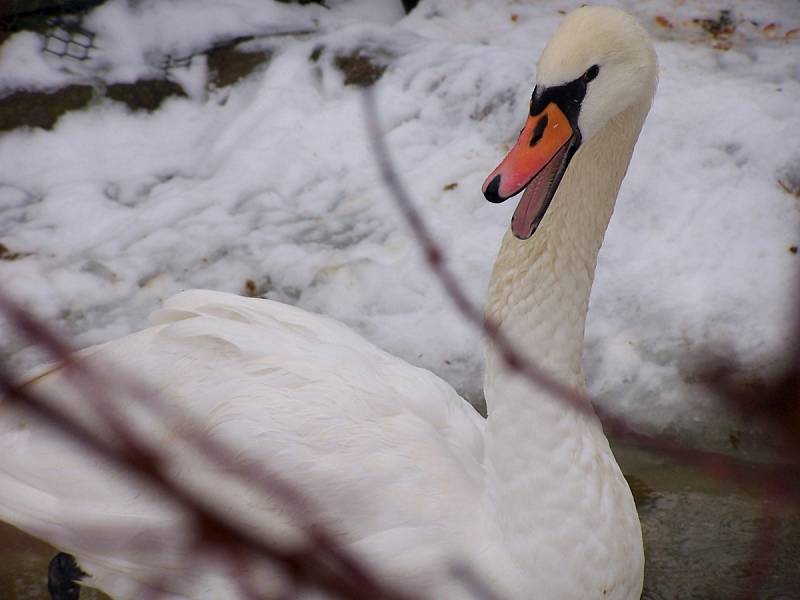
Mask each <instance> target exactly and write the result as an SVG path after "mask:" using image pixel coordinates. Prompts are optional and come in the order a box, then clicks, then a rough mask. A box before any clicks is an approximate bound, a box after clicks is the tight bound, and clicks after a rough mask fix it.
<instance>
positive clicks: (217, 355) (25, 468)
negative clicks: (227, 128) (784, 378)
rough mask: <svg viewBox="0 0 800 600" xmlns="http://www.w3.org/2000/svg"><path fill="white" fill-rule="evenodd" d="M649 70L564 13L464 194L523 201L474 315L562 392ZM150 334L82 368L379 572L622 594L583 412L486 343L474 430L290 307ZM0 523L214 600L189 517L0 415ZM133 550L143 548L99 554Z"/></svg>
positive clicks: (156, 433) (610, 475)
mask: <svg viewBox="0 0 800 600" xmlns="http://www.w3.org/2000/svg"><path fill="white" fill-rule="evenodd" d="M656 79H657V63H656V57H655V52H654V50H653V46H652V43H651V41H650V39H649V36H648V34H647V33H646V31H645V30H644V29H643V28H642V27H641V26H640V25H639V24H638V23H637V22H636V21H635V20H634V19H633V18H632V17H631V16H630V15H628V14H627V13H625V12H624V11H622V10H619V9H615V8H609V7H583V8H580V9H577V10H575V11H574V12H571V13H570V14H569V15H568V16H566V17H565V18H564V19H563V20H562V22H561V24H560V25H559V26H558V28H557V30H556V31H555V33H554V35H553V36H552V38H551V39H550V41H549V42H548V43H547V45H546V47H545V49H544V50H543V52H542V54H541V57H540V59H539V61H538V66H537V74H536V84H535V88H534V90H533V95H532V98H531V103H530V111H529V115H528V117H527V122H526V124H525V126H524V128H523V129H522V131H521V133H520V136H519V139H518V140H517V142H516V144H515V145H514V147H513V148H512V149H511V150H510V152H509V153H508V155H507V156H506V157H505V158H504V159H503V160H502V162H501V163H500V165H499V166H498V167H497V169H495V170H494V171H493V172H491V173H490V175H489V176H488V178H487V179H486V183H485V184H484V186H483V192H484V194H485V196H486V198H487V199H488V200H490V201H492V202H502V201H504V200H506V199H508V198H510V197H512V196H514V195H516V194H518V193H520V192H522V196H521V199H520V201H519V205H518V207H517V209H516V211H515V212H514V216H513V218H512V222H511V226H510V228H509V230H508V231H507V232H506V234H505V236H504V238H503V240H502V243H501V246H500V250H499V253H498V255H497V259H496V262H495V265H494V269H493V272H492V276H491V282H490V286H489V294H488V301H487V306H486V313H487V315H488V317H489V318H491V319H492V320H493V321H494V322H496V323H497V324H499V327H500V328H501V330H502V331H503V333H505V334H506V336H507V338H509V339H510V340H511V341H512V342H513V343H515V344H516V345H517V347H518V348H520V349H521V350H522V351H524V352H526V354H527V355H528V356H530V357H531V358H532V359H533V360H535V361H536V362H537V363H538V364H539V365H540V366H541V367H542V368H543V369H545V370H546V371H547V372H548V373H549V374H551V375H552V376H553V377H555V378H557V379H558V380H560V381H562V382H564V383H565V384H567V385H569V386H571V387H572V388H574V389H578V390H581V389H583V385H584V381H583V376H582V373H581V351H582V346H583V336H584V322H585V318H586V312H587V306H588V299H589V293H590V289H591V285H592V281H593V277H594V271H595V264H596V259H597V254H598V251H599V249H600V245H601V243H602V240H603V236H604V233H605V229H606V226H607V224H608V221H609V219H610V217H611V213H612V209H613V206H614V203H615V200H616V196H617V192H618V190H619V187H620V184H621V182H622V180H623V177H624V175H625V172H626V170H627V167H628V164H629V161H630V158H631V155H632V152H633V147H634V145H635V143H636V140H637V138H638V136H639V132H640V130H641V128H642V125H643V123H644V120H645V117H646V115H647V113H648V111H649V109H650V105H651V102H652V99H653V96H654V93H655V88H656ZM151 320H152V325H151V326H150V327H148V328H146V329H143V330H141V331H138V332H136V333H133V334H131V335H128V336H125V337H123V338H121V339H118V340H115V341H112V342H109V343H106V344H102V345H99V346H96V347H92V348H89V349H87V350H84V351H82V352H81V357H82V359H83V360H85V361H87V362H88V363H89V364H91V365H93V366H95V367H96V368H97V369H99V370H106V371H108V370H109V369H115V368H119V367H120V366H121V367H122V368H123V369H124V371H125V372H130V373H135V374H138V375H140V376H141V377H142V378H146V380H147V381H149V382H151V385H152V386H154V388H155V389H156V390H157V391H158V392H159V393H160V394H161V395H162V396H163V398H165V399H167V401H169V402H171V403H174V406H176V407H180V408H181V409H183V410H186V411H188V412H191V414H192V415H193V416H194V417H195V421H197V422H200V423H202V424H203V427H204V431H203V432H202V433H203V434H204V435H206V436H209V437H211V438H214V439H219V440H223V441H224V442H226V443H228V444H230V445H233V446H235V447H237V448H242V449H243V450H242V452H241V460H242V461H243V462H245V461H250V462H253V463H258V462H261V461H263V462H264V463H266V464H268V465H270V467H271V468H273V469H275V470H277V471H278V472H280V473H282V474H283V475H284V476H285V477H286V478H288V479H290V480H291V481H292V482H293V483H294V484H295V485H296V486H297V487H298V488H300V489H301V490H303V491H304V492H305V493H306V495H307V496H308V497H310V498H313V499H317V500H320V502H318V504H319V506H318V507H317V509H318V514H317V515H316V517H317V519H318V521H319V522H321V523H322V524H323V525H326V526H327V527H328V528H329V529H330V530H332V531H334V532H335V533H336V535H337V537H338V540H339V541H340V542H341V543H342V544H343V545H345V546H346V547H348V548H350V549H352V550H353V552H355V553H357V554H358V555H359V556H362V557H364V560H367V561H368V562H369V563H370V564H373V565H374V566H375V568H376V569H377V570H378V572H380V573H382V574H383V575H384V576H385V577H386V578H387V580H388V581H390V582H393V583H396V584H398V585H401V586H402V587H403V589H405V590H416V592H415V593H426V594H428V597H430V598H461V597H470V596H469V594H468V593H467V591H466V590H465V589H464V588H463V586H462V585H461V584H460V583H459V582H457V581H454V580H453V578H452V577H449V576H447V573H446V571H447V567H448V565H450V564H451V563H452V561H453V560H456V559H458V560H464V561H467V563H469V564H470V565H472V567H473V568H474V569H475V571H476V572H477V574H478V575H479V576H480V577H481V578H482V579H483V580H484V582H486V583H487V584H488V585H489V586H490V587H491V589H493V590H495V591H496V592H497V594H498V595H499V597H503V598H543V599H550V600H568V599H575V600H578V599H581V600H585V599H594V598H603V599H624V600H629V599H633V598H639V596H640V593H641V589H642V580H643V569H644V555H643V549H642V536H641V528H640V524H639V520H638V516H637V513H636V509H635V506H634V502H633V498H632V495H631V492H630V490H629V488H628V485H627V483H626V481H625V479H624V478H623V476H622V473H621V471H620V469H619V467H618V465H617V463H616V461H615V459H614V456H613V454H612V452H611V450H610V448H609V445H608V442H607V440H606V438H605V436H604V434H603V431H602V427H601V424H600V422H599V420H598V419H597V418H596V417H595V416H594V413H593V412H592V411H591V410H589V411H586V412H581V411H576V410H574V409H572V408H570V407H568V406H566V405H565V404H564V403H562V402H561V401H560V400H559V399H557V398H554V397H552V396H551V395H549V394H548V393H547V392H545V391H543V390H542V389H539V388H537V387H535V386H531V385H530V384H529V383H528V382H527V381H526V380H525V379H524V378H522V377H521V376H520V375H518V374H516V373H514V372H511V371H509V369H508V368H507V366H506V364H505V363H504V361H503V360H502V358H501V357H500V355H499V351H498V350H497V349H496V348H495V347H494V346H493V345H492V344H491V343H488V344H486V347H485V359H486V360H485V362H486V369H485V378H484V390H485V396H486V403H487V406H488V418H486V419H484V418H482V417H481V416H480V415H479V414H478V413H477V412H476V411H475V410H474V409H473V408H472V407H471V406H470V405H469V404H468V403H467V402H466V401H464V400H463V399H462V398H460V397H459V396H458V395H457V393H456V392H455V391H454V390H453V388H452V387H450V386H449V385H448V384H447V383H445V382H444V381H443V380H441V379H440V378H438V377H437V376H435V375H434V374H432V373H430V372H429V371H426V370H424V369H420V368H416V367H413V366H411V365H409V364H408V363H406V362H404V361H402V360H400V359H398V358H396V357H393V356H391V355H389V354H387V353H385V352H383V351H381V350H380V349H378V348H376V347H375V346H373V345H372V344H370V343H369V342H367V341H366V340H364V339H363V338H362V337H360V336H359V335H357V334H356V333H354V332H353V331H351V330H349V329H348V328H347V327H346V326H344V325H342V324H340V323H338V322H336V321H334V320H332V319H330V318H326V317H324V316H320V315H314V314H310V313H308V312H305V311H303V310H300V309H298V308H295V307H291V306H287V305H284V304H280V303H276V302H272V301H269V300H263V299H252V298H243V297H239V296H234V295H230V294H225V293H219V292H212V291H202V290H193V291H187V292H183V293H180V294H178V295H177V296H175V297H173V298H171V299H169V300H167V301H166V303H165V305H164V306H163V308H162V309H160V310H158V311H157V312H155V313H154V315H152V317H151ZM63 371H64V370H63V369H60V368H59V367H57V366H56V367H51V368H49V369H47V370H45V371H44V372H43V373H41V374H39V375H38V376H37V377H35V378H34V379H33V380H31V381H30V382H29V383H28V384H27V385H29V386H31V388H32V389H35V390H37V391H40V392H42V393H45V394H49V395H51V396H53V397H54V398H57V401H58V402H62V403H64V405H65V406H68V407H70V408H71V410H72V412H73V414H76V415H80V419H81V420H82V421H83V422H84V423H85V424H87V425H88V426H92V427H95V428H97V429H98V430H101V431H103V432H105V433H104V435H108V436H111V435H113V434H112V433H110V432H108V429H107V427H106V426H105V425H104V424H103V422H102V420H101V419H99V418H98V417H97V415H95V414H92V413H91V411H87V410H86V409H85V408H83V409H81V408H80V407H81V406H82V405H81V399H80V397H79V396H78V394H77V393H76V392H72V391H69V385H68V381H67V380H66V379H65V378H66V377H67V376H66V375H65V374H64V372H63ZM111 372H113V371H111ZM118 410H120V411H122V412H124V413H126V415H127V416H128V417H129V418H131V419H132V422H134V423H135V426H136V428H137V430H138V431H139V432H140V433H141V434H142V435H145V436H147V437H148V439H151V440H154V441H155V442H157V443H159V444H160V447H162V448H163V449H164V450H165V451H167V452H168V453H169V457H170V459H169V468H170V470H171V472H172V474H173V475H174V476H175V477H178V478H179V479H181V480H183V481H187V482H189V483H190V484H191V485H192V486H194V489H197V490H199V491H200V492H202V493H204V494H207V495H209V496H210V497H211V498H213V499H214V501H215V502H217V503H218V505H219V506H221V507H222V508H223V510H225V511H227V513H228V514H231V515H235V516H236V518H237V519H240V520H241V521H242V522H244V523H246V524H247V526H248V527H252V528H253V529H254V530H257V531H264V532H267V533H269V534H270V535H273V536H274V535H278V536H279V537H280V536H284V537H285V539H287V540H291V539H292V535H293V534H292V532H291V530H290V529H291V528H290V527H289V525H288V523H287V519H286V518H285V511H283V510H281V508H280V507H279V506H277V505H273V504H272V503H270V502H267V501H265V500H259V499H257V498H256V497H255V496H253V495H251V494H249V493H248V491H247V490H246V489H245V488H244V487H243V486H238V487H237V484H235V483H233V482H232V481H230V478H226V474H225V473H224V472H223V470H222V469H219V468H217V469H215V468H214V467H213V466H209V465H207V464H203V465H199V464H196V463H192V462H190V459H189V458H188V456H187V455H186V452H185V448H184V447H183V446H182V445H181V443H180V441H179V439H178V437H177V436H176V435H175V431H174V430H173V429H171V428H170V427H167V426H165V425H164V424H163V423H159V422H158V421H157V420H156V419H155V418H152V417H146V416H145V415H144V414H141V411H138V410H137V409H136V408H135V406H133V405H131V404H120V405H119V406H118ZM171 427H173V426H171ZM0 518H2V519H3V520H5V521H7V522H9V523H12V524H14V525H16V526H17V527H20V528H21V529H23V530H25V531H28V532H30V533H31V534H33V535H36V536H39V537H42V538H44V539H47V540H49V541H51V542H52V543H54V544H55V545H57V546H60V547H62V548H64V549H66V550H68V551H70V552H72V553H74V555H75V556H76V557H77V558H78V560H79V562H80V564H81V567H82V568H83V570H84V571H86V572H88V573H90V574H91V579H90V580H89V581H88V584H90V585H92V586H97V587H99V588H101V589H103V590H105V591H106V592H108V593H109V594H110V595H111V596H112V597H114V598H117V599H127V598H134V597H136V595H137V590H138V588H137V587H136V585H134V584H135V582H137V581H152V580H154V579H157V578H159V577H162V576H167V575H168V576H169V578H170V580H172V581H174V582H176V585H179V586H180V591H179V592H176V594H177V595H176V596H175V597H180V598H201V599H206V598H207V599H211V598H227V597H234V591H233V590H234V589H235V588H233V587H231V582H230V579H229V578H228V577H226V573H225V572H224V571H222V570H221V569H217V570H214V568H212V567H209V566H207V565H206V567H203V568H200V567H198V566H197V565H196V564H195V563H194V562H193V561H190V560H188V559H187V556H188V555H189V554H190V553H191V551H192V539H191V536H190V535H189V534H188V533H187V528H188V524H187V523H186V522H185V520H183V519H182V518H181V516H180V515H179V514H178V513H177V512H176V511H175V509H174V508H173V507H171V506H170V505H168V504H167V503H165V502H163V501H162V500H160V499H159V498H158V497H157V496H156V495H154V494H151V493H150V492H149V491H148V490H147V489H143V488H142V486H141V485H137V484H136V482H132V481H131V480H130V479H129V478H128V477H127V476H126V475H124V474H122V473H119V472H117V471H115V470H114V469H113V468H111V467H109V466H108V465H106V464H104V463H103V462H102V461H101V460H99V459H98V458H97V457H94V456H91V455H88V454H87V453H86V452H84V451H83V450H81V449H79V448H76V447H74V446H72V445H70V444H69V442H67V441H65V440H63V439H62V438H61V437H59V436H57V435H53V434H52V432H51V431H49V430H48V429H47V428H46V426H44V425H43V424H42V423H40V422H37V421H36V419H35V418H34V417H32V416H30V415H28V414H26V413H23V412H21V411H18V410H17V409H16V407H14V406H11V405H9V403H8V402H6V403H4V405H0ZM120 532H123V533H120ZM147 535H150V536H156V537H158V540H159V545H158V546H156V547H149V546H144V545H143V544H138V545H137V544H135V543H132V544H125V543H121V542H120V539H119V538H120V536H122V537H123V538H125V540H123V541H131V540H133V541H137V540H138V541H141V540H142V539H144V537H146V536H147ZM127 538H131V540H128V539H127ZM281 539H284V538H281Z"/></svg>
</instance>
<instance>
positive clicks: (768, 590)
mask: <svg viewBox="0 0 800 600" xmlns="http://www.w3.org/2000/svg"><path fill="white" fill-rule="evenodd" d="M616 451H617V455H618V457H619V459H620V463H621V464H622V465H623V467H624V470H625V472H626V475H627V477H628V479H629V481H630V483H631V487H632V488H633V490H634V495H635V497H636V502H637V506H638V508H639V514H640V517H641V521H642V529H643V532H644V541H645V552H646V555H647V567H646V572H645V589H644V593H643V595H642V598H643V599H645V600H667V599H670V600H671V599H680V600H733V599H737V598H748V597H751V596H750V590H751V587H750V586H751V581H752V575H753V570H754V568H756V567H757V565H758V561H757V560H754V559H765V558H766V559H768V565H769V566H768V570H767V571H766V577H765V578H764V581H763V582H762V584H761V586H760V589H759V593H758V596H757V597H758V598H760V599H764V600H790V599H791V600H794V599H800V509H799V508H797V507H795V508H794V509H792V510H787V511H786V512H785V513H784V515H783V517H782V518H781V524H780V527H779V529H778V531H777V537H776V540H775V543H774V544H770V546H769V547H768V550H769V554H766V553H765V551H764V549H761V548H758V547H757V544H756V540H757V539H758V536H759V534H760V532H761V531H762V528H763V525H764V517H763V514H764V513H763V506H764V500H763V499H762V498H759V497H756V496H753V495H752V494H749V493H746V492H744V491H742V490H741V489H738V488H736V487H734V486H731V485H723V484H719V483H717V482H715V481H712V480H710V479H709V478H708V477H706V476H704V475H700V474H698V473H697V472H696V471H695V470H693V469H690V468H687V467H684V466H682V465H676V464H674V463H672V462H670V461H666V460H664V459H662V458H660V457H658V456H655V455H652V454H648V453H644V452H640V451H636V450H630V449H624V448H617V450H616ZM55 552H56V550H55V549H53V548H51V547H49V546H47V545H46V544H44V543H42V542H39V541H37V540H35V539H33V538H30V537H28V536H26V535H25V534H23V533H21V532H19V531H17V530H15V529H12V528H11V527H9V526H7V525H2V524H0V598H2V599H3V600H43V599H46V598H48V596H47V575H46V574H47V563H48V562H49V560H50V558H52V556H53V555H54V554H55ZM81 598H82V600H101V599H105V598H106V596H104V595H102V594H99V593H97V592H96V591H92V590H87V591H85V592H84V593H83V594H82V595H81Z"/></svg>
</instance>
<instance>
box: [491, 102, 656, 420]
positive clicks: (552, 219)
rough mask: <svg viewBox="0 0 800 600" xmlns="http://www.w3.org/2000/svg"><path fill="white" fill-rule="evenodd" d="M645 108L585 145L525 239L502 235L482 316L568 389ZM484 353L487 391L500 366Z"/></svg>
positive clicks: (577, 373) (621, 117)
mask: <svg viewBox="0 0 800 600" xmlns="http://www.w3.org/2000/svg"><path fill="white" fill-rule="evenodd" d="M649 108H650V102H649V99H648V101H647V102H642V103H640V104H636V105H634V106H632V107H630V108H628V109H626V110H625V111H623V112H621V113H619V114H618V115H617V116H615V117H614V118H612V119H611V120H610V121H609V122H608V123H607V124H606V126H605V127H604V128H603V129H601V130H600V131H599V132H598V133H597V134H596V135H595V136H593V137H592V138H591V139H589V140H588V141H587V142H586V143H584V145H583V146H582V147H581V148H580V149H579V150H578V152H577V153H576V154H575V157H574V158H573V160H572V162H571V163H570V166H569V168H568V170H567V172H566V173H565V175H564V178H563V180H562V182H561V185H560V186H559V188H558V191H557V192H556V194H555V196H554V198H553V200H552V203H551V205H550V208H549V209H548V211H547V213H546V214H545V217H544V219H543V220H542V223H541V224H540V226H539V229H538V230H537V231H536V233H534V235H533V236H532V237H531V238H530V239H528V240H519V239H517V238H516V237H514V236H513V234H511V232H510V231H507V232H506V234H505V236H504V237H503V241H502V244H501V246H500V250H499V253H498V256H497V259H496V261H495V265H494V269H493V271H492V277H491V280H490V283H489V294H488V301H487V306H486V315H487V317H488V318H489V319H490V320H492V321H493V322H495V323H497V324H499V325H500V328H501V330H502V331H503V333H504V334H505V335H506V336H507V337H508V338H509V339H510V340H511V341H512V342H513V343H514V344H515V346H516V347H517V349H518V350H520V351H521V352H523V353H525V354H526V355H528V357H529V358H530V359H531V360H533V361H535V362H536V364H537V365H539V366H541V367H542V368H544V369H545V370H547V371H548V372H549V373H550V374H551V375H552V376H553V377H556V378H557V379H558V380H560V381H561V382H563V383H566V384H568V385H572V386H576V387H581V386H582V385H583V376H582V371H581V357H582V350H583V338H584V325H585V322H586V312H587V309H588V304H589V294H590V292H591V287H592V282H593V280H594V272H595V266H596V264H597V254H598V252H599V250H600V246H601V244H602V242H603V237H604V235H605V231H606V228H607V226H608V222H609V219H610V218H611V213H612V211H613V208H614V203H615V201H616V197H617V192H618V191H619V188H620V185H621V183H622V180H623V178H624V176H625V172H626V171H627V168H628V164H629V162H630V158H631V154H632V152H633V147H634V145H635V143H636V140H637V138H638V136H639V132H640V130H641V127H642V124H643V122H644V118H645V116H646V114H647V111H648V110H649ZM487 350H488V352H487V354H488V356H487V358H488V360H487V372H486V382H485V383H487V384H489V387H490V388H491V386H492V385H493V384H494V383H495V382H496V381H497V380H498V378H497V377H496V375H497V374H499V371H502V369H503V366H502V362H501V361H497V360H494V359H493V354H494V352H493V349H492V347H491V345H489V347H488V349H487ZM485 389H486V388H485ZM488 395H489V394H488V393H487V404H489V402H490V399H489V398H488ZM526 395H527V394H526ZM488 408H489V411H490V412H491V408H492V406H491V404H489V406H488Z"/></svg>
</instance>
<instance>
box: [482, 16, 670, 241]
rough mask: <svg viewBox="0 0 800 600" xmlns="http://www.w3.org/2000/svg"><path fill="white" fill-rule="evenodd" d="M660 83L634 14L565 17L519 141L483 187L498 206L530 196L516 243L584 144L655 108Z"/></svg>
mask: <svg viewBox="0 0 800 600" xmlns="http://www.w3.org/2000/svg"><path fill="white" fill-rule="evenodd" d="M656 78H657V63H656V56H655V51H654V50H653V45H652V42H651V41H650V37H649V35H648V34H647V32H646V31H645V29H644V28H643V27H642V26H641V25H639V23H638V22H637V21H636V20H635V19H634V18H633V17H631V16H630V15H629V14H627V13H626V12H624V11H622V10H619V9H616V8H611V7H602V6H594V7H583V8H579V9H577V10H575V11H573V12H572V13H570V14H569V15H567V16H566V17H565V18H564V20H563V21H562V22H561V24H560V25H559V27H558V29H557V30H556V32H555V33H554V34H553V37H552V38H551V39H550V41H549V42H548V43H547V46H545V49H544V50H543V51H542V55H541V57H540V58H539V62H538V66H537V72H536V86H535V88H534V90H533V95H532V97H531V103H530V110H529V115H528V119H527V122H526V124H525V126H524V127H523V129H522V131H521V132H520V135H519V139H518V140H517V142H516V144H515V145H514V147H513V148H512V149H511V150H510V151H509V153H508V155H506V157H505V158H504V159H503V161H502V162H501V163H500V165H499V166H498V167H497V168H496V169H495V170H494V171H492V172H491V173H490V174H489V176H488V177H487V178H486V181H485V182H484V184H483V193H484V195H485V196H486V199H487V200H489V201H490V202H503V201H505V200H507V199H508V198H510V197H512V196H515V195H516V194H518V193H519V192H521V191H523V190H525V193H524V194H523V196H522V199H521V200H520V203H519V206H518V207H517V210H516V211H515V212H514V217H513V219H512V222H511V230H512V232H513V233H514V235H515V236H516V237H518V238H519V239H527V238H529V237H531V236H532V235H533V233H534V232H535V231H536V229H537V227H538V226H539V223H540V222H541V220H542V218H543V217H544V214H545V212H546V211H547V208H548V206H549V205H550V201H551V200H552V199H553V196H554V195H555V193H556V190H557V189H558V186H559V184H560V183H561V180H562V178H563V176H564V173H565V172H566V170H567V168H568V166H569V164H570V161H571V160H572V158H573V156H575V153H576V152H577V151H578V149H579V148H580V146H581V144H583V143H585V142H586V141H588V140H589V139H591V138H592V137H593V136H595V135H596V134H597V133H598V132H599V131H600V130H601V129H603V127H604V126H605V125H606V123H608V122H609V121H610V120H611V119H612V118H613V117H614V116H616V115H617V114H619V113H621V112H623V111H624V110H625V109H627V108H629V107H630V106H632V105H634V104H638V103H643V102H646V103H647V104H648V106H649V103H650V102H651V101H652V98H653V94H654V93H655V85H656Z"/></svg>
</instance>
